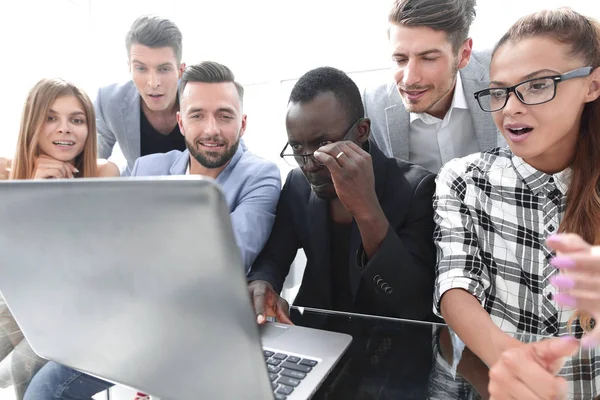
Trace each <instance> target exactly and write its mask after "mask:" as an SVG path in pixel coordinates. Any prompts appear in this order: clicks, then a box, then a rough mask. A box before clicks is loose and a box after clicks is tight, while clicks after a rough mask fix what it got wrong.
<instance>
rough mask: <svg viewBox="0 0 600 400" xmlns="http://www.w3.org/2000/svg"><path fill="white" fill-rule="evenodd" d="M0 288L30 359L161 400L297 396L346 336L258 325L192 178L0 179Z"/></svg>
mask: <svg viewBox="0 0 600 400" xmlns="http://www.w3.org/2000/svg"><path fill="white" fill-rule="evenodd" d="M0 290H1V292H2V295H3V296H4V298H5V300H6V302H7V304H8V306H9V308H10V310H11V312H12V313H13V315H14V317H15V319H16V321H17V323H18V324H19V326H20V327H21V329H22V331H23V333H24V335H25V337H26V339H27V340H28V341H29V343H30V344H31V346H32V348H33V349H34V350H35V351H36V353H38V354H39V355H40V356H42V357H44V358H47V359H50V360H53V361H56V362H59V363H61V364H65V365H68V366H71V367H73V368H76V369H78V370H80V371H83V372H86V373H89V374H91V375H94V376H97V377H100V378H103V379H106V380H109V381H112V382H115V383H119V384H123V385H126V386H130V387H132V388H135V389H139V390H141V391H143V392H146V393H149V394H151V395H153V396H158V397H159V398H161V399H177V400H179V399H200V398H202V399H268V398H273V397H275V398H279V399H285V398H287V399H304V398H309V397H310V396H311V395H312V394H314V392H315V390H316V389H317V388H318V386H319V384H320V383H321V382H322V381H323V379H324V378H325V377H326V375H327V374H328V372H330V370H331V369H332V368H333V366H334V365H335V364H336V362H337V361H338V360H339V358H340V357H341V355H342V354H343V353H344V351H345V349H346V348H347V347H348V345H349V344H350V342H351V340H352V338H351V337H350V336H348V335H344V334H340V333H334V332H327V331H321V330H315V329H307V328H302V327H299V326H288V325H282V324H277V323H268V324H267V325H266V326H264V327H261V328H260V329H259V327H258V326H257V324H256V317H255V315H254V311H253V309H252V306H251V302H250V299H249V296H248V290H247V284H246V280H245V274H244V267H243V265H242V261H241V255H240V252H239V251H238V249H237V246H236V243H235V238H234V235H233V229H232V226H231V220H230V217H229V207H228V206H227V204H226V201H225V198H224V195H223V194H222V193H221V191H220V189H219V187H218V185H217V184H215V183H214V181H212V180H210V179H203V178H200V177H191V176H182V177H164V178H129V179H126V178H115V179H74V180H45V181H12V182H0ZM261 342H262V346H261ZM267 367H268V368H267Z"/></svg>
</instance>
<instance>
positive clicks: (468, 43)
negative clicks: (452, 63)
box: [458, 38, 473, 69]
mask: <svg viewBox="0 0 600 400" xmlns="http://www.w3.org/2000/svg"><path fill="white" fill-rule="evenodd" d="M472 53H473V39H471V38H468V39H467V40H465V42H464V43H463V44H462V46H460V50H459V51H458V69H461V68H464V67H466V66H467V64H468V63H469V60H470V59H471V54H472Z"/></svg>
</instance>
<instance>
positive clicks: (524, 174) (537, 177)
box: [511, 154, 571, 195]
mask: <svg viewBox="0 0 600 400" xmlns="http://www.w3.org/2000/svg"><path fill="white" fill-rule="evenodd" d="M511 161H512V164H513V167H514V168H515V170H516V171H517V174H518V175H519V176H520V177H521V179H522V180H523V182H525V184H526V185H527V186H528V187H529V189H531V191H532V192H533V193H535V194H536V195H540V194H544V193H545V192H547V191H548V190H544V189H545V188H546V189H547V188H548V187H549V186H553V185H556V188H557V189H558V190H560V192H561V193H562V194H563V195H566V194H567V189H568V188H569V184H570V182H571V168H566V169H564V170H562V171H560V172H557V173H556V174H552V175H550V174H546V173H544V172H541V171H538V170H537V169H535V168H533V167H532V166H531V165H529V164H527V163H526V162H525V160H523V159H522V158H520V157H517V156H515V155H514V154H513V155H512V158H511Z"/></svg>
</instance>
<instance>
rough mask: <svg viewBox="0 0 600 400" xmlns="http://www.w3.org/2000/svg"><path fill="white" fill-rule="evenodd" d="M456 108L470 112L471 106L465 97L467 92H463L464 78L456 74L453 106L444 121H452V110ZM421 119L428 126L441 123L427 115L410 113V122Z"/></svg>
mask: <svg viewBox="0 0 600 400" xmlns="http://www.w3.org/2000/svg"><path fill="white" fill-rule="evenodd" d="M455 108H459V109H462V110H468V109H469V106H468V105H467V98H466V97H465V91H464V90H463V84H462V78H461V77H460V74H456V84H455V85H454V94H453V95H452V104H451V105H450V108H449V109H448V112H447V113H446V116H445V117H444V119H450V116H451V114H452V110H453V109H455ZM418 119H420V120H421V121H423V122H424V123H426V124H434V123H436V122H440V119H439V118H436V117H434V116H432V115H429V114H427V113H410V122H411V123H412V122H413V121H416V120H418Z"/></svg>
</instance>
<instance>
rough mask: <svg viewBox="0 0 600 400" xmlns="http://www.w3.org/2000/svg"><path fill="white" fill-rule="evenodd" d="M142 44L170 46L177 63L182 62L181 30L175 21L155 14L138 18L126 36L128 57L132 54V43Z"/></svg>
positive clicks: (151, 46)
mask: <svg viewBox="0 0 600 400" xmlns="http://www.w3.org/2000/svg"><path fill="white" fill-rule="evenodd" d="M132 44H141V45H143V46H146V47H150V48H152V49H156V48H159V47H170V48H172V49H173V53H175V58H176V59H177V63H178V64H180V63H181V53H182V37H181V31H180V30H179V28H178V27H177V25H175V23H174V22H173V21H170V20H168V19H166V18H161V17H158V16H154V15H144V16H141V17H139V18H138V19H136V20H135V21H134V22H133V24H132V25H131V28H129V32H127V37H126V38H125V45H126V46H127V57H128V58H129V57H130V55H131V45H132Z"/></svg>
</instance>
